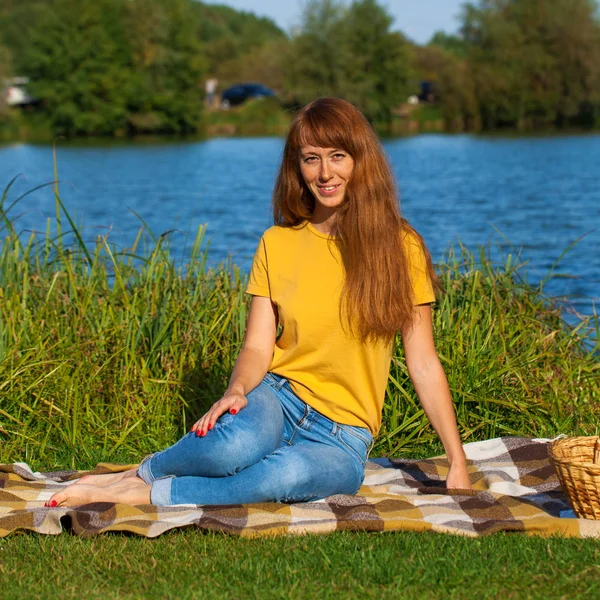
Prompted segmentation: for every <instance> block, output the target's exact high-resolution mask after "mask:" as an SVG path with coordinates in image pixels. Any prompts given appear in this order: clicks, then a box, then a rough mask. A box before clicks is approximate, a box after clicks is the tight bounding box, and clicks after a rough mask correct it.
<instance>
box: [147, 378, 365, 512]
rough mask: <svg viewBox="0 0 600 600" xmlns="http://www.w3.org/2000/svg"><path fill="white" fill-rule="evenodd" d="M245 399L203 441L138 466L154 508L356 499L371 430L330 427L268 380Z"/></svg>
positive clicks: (285, 387) (185, 442)
mask: <svg viewBox="0 0 600 600" xmlns="http://www.w3.org/2000/svg"><path fill="white" fill-rule="evenodd" d="M247 398H248V405H247V406H246V408H244V409H242V410H241V411H240V412H239V414H237V415H235V416H234V415H231V414H230V413H225V414H224V415H222V416H221V417H220V418H219V420H218V421H217V422H216V424H215V426H214V427H213V429H212V430H211V431H209V432H208V433H207V434H206V436H204V437H197V436H196V434H195V433H188V434H187V435H185V436H184V437H183V438H181V440H179V441H178V442H177V443H176V444H174V445H173V446H171V447H170V448H167V449H166V450H164V451H162V452H158V453H156V454H153V455H151V456H149V457H148V458H146V459H145V460H144V461H143V462H142V464H141V465H140V468H139V470H138V475H139V476H140V477H141V478H142V479H143V480H144V481H145V482H146V483H150V484H152V490H151V493H150V497H151V501H152V504H157V505H167V504H245V503H252V502H269V501H274V502H308V501H311V500H318V499H320V498H325V497H326V496H331V495H332V494H354V493H356V492H357V491H358V489H359V487H360V485H361V484H362V481H363V479H364V468H365V463H366V461H367V456H368V453H369V450H370V449H371V446H372V442H373V438H372V436H371V434H370V432H369V430H368V429H365V428H363V427H353V426H350V425H342V424H340V423H336V422H335V421H332V420H331V419H328V418H327V417H325V416H324V415H322V414H321V413H319V412H317V411H316V410H314V409H313V408H311V407H310V406H308V405H307V404H306V403H304V402H303V401H302V400H300V398H298V397H297V396H296V395H295V394H294V392H292V390H291V388H290V384H289V383H288V381H287V380H286V379H284V378H283V377H280V376H278V375H275V374H273V373H267V375H266V376H265V378H264V379H263V381H262V382H261V383H260V385H259V386H258V387H257V388H256V389H254V390H253V391H252V392H250V393H249V394H248V396H247Z"/></svg>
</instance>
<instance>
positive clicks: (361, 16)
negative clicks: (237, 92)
mask: <svg viewBox="0 0 600 600" xmlns="http://www.w3.org/2000/svg"><path fill="white" fill-rule="evenodd" d="M459 22H460V28H459V31H458V33H457V34H456V35H447V34H444V33H438V34H436V35H434V36H433V38H432V39H431V41H430V42H429V43H428V44H426V45H418V44H415V43H413V42H412V41H411V40H409V39H408V38H407V37H406V36H405V35H404V34H402V33H401V32H400V31H398V30H397V28H398V27H399V28H401V27H402V24H401V23H399V24H394V21H393V18H392V17H391V15H390V14H389V13H388V11H387V10H386V8H385V7H384V6H383V5H382V4H380V3H379V2H377V0H348V1H343V0H309V1H308V2H306V3H305V6H304V10H303V12H302V15H301V17H300V20H299V22H298V23H297V24H295V25H294V26H293V27H292V29H291V33H289V34H286V33H284V32H283V31H281V30H280V29H279V28H278V27H277V26H276V25H275V24H274V23H273V22H272V21H271V20H269V19H266V18H259V17H256V16H255V15H253V14H251V13H245V12H239V11H236V10H234V9H231V8H228V7H225V6H213V5H206V4H203V3H202V2H198V1H195V0H0V81H2V80H4V79H6V78H8V77H9V76H10V75H11V74H15V75H24V76H27V77H29V78H30V80H31V84H30V89H29V91H30V93H31V94H32V95H33V96H35V97H36V98H38V99H39V100H40V103H39V105H38V107H37V108H36V111H35V113H36V117H37V118H40V119H43V121H44V123H45V124H47V126H48V127H49V129H50V130H51V131H52V133H53V134H60V135H65V136H71V137H72V136H78V135H135V134H140V133H176V134H191V133H197V132H202V131H203V128H204V124H205V116H206V115H205V112H204V103H203V95H204V82H205V80H206V79H207V78H209V77H214V78H217V79H218V80H219V85H220V88H221V89H223V88H224V87H226V86H227V85H229V84H233V83H237V82H240V81H259V82H261V83H264V84H266V85H268V86H270V87H272V88H273V89H274V90H275V91H276V92H277V94H278V98H279V100H280V102H281V103H282V105H283V106H284V107H285V108H292V107H295V106H298V105H301V104H304V103H305V102H307V101H310V100H311V99H313V98H315V97H318V96H323V95H334V96H340V97H343V98H346V99H348V100H350V101H351V102H353V103H355V104H356V105H357V106H358V107H359V108H361V110H363V111H364V112H365V113H366V114H367V116H368V117H369V118H370V119H371V120H372V121H373V122H375V123H376V124H378V125H379V126H381V127H389V126H391V124H392V123H393V122H394V120H395V119H397V118H398V114H404V115H406V112H404V113H403V112H402V107H403V106H404V107H406V106H408V105H406V101H407V98H408V97H409V96H412V95H414V94H418V93H419V90H420V83H421V82H422V81H428V82H431V85H432V88H431V90H432V94H433V95H432V97H431V99H432V100H433V102H434V106H435V107H436V109H437V110H438V111H439V115H440V117H441V119H443V121H444V123H445V128H446V129H449V130H479V129H484V130H492V129H497V128H504V127H505V128H515V129H537V128H548V127H571V126H584V127H594V126H597V125H600V20H599V17H598V3H597V2H596V1H594V0H553V2H548V1H547V0H477V1H471V2H465V4H464V5H463V8H462V12H461V14H460V21H459ZM14 116H15V113H14V111H10V110H9V108H8V107H7V106H6V103H5V102H4V98H2V99H0V123H1V122H3V121H4V122H6V121H7V120H10V119H11V118H14Z"/></svg>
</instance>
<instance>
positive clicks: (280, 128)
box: [0, 98, 600, 144]
mask: <svg viewBox="0 0 600 600" xmlns="http://www.w3.org/2000/svg"><path fill="white" fill-rule="evenodd" d="M294 114H295V111H294V109H292V108H287V107H284V106H282V105H281V104H280V103H279V102H278V101H277V100H275V99H271V98H266V99H258V100H251V101H248V102H246V103H244V104H242V105H241V106H238V107H234V108H231V109H228V110H206V111H205V112H204V117H203V120H202V125H201V128H200V129H199V130H198V132H197V133H196V134H195V135H187V136H183V137H182V136H173V135H172V134H169V135H161V134H159V133H155V134H145V135H136V136H135V137H128V136H126V135H125V133H124V132H123V131H119V132H116V133H115V135H114V136H112V137H109V138H106V137H104V138H98V137H94V136H88V137H80V138H74V139H73V141H75V140H78V141H85V140H88V141H90V142H93V141H94V140H96V141H98V142H100V141H103V140H113V141H116V140H120V139H122V140H139V141H151V140H169V139H179V140H181V139H206V138H214V137H234V136H244V137H266V136H279V137H283V136H285V135H286V133H287V130H288V128H289V125H290V123H291V121H292V119H293V117H294ZM374 127H375V129H376V130H377V132H378V133H379V134H380V135H381V136H383V137H387V136H406V135H418V134H420V133H447V134H455V133H476V134H503V135H524V134H540V135H544V134H561V133H563V134H564V133H586V132H598V131H600V129H599V128H596V129H590V128H580V129H573V128H571V129H547V128H546V129H539V128H535V127H534V126H533V125H532V124H529V125H528V124H526V123H524V124H522V126H521V127H520V128H499V129H495V130H483V129H482V127H481V123H479V122H477V121H474V120H463V119H453V120H447V119H445V118H444V115H443V112H442V109H441V107H440V106H438V105H435V104H422V105H419V106H409V105H403V106H401V107H399V108H398V109H397V110H396V111H395V112H394V116H393V119H392V121H391V122H390V123H374ZM63 139H64V138H60V137H59V138H57V137H56V136H55V135H54V134H53V132H52V130H51V129H50V127H49V125H48V123H47V122H45V121H44V120H43V119H42V118H41V117H40V115H38V114H36V113H35V112H33V111H31V112H25V113H18V112H14V113H13V118H12V119H11V120H9V121H5V122H4V123H0V143H14V142H31V143H46V144H49V143H53V142H59V143H60V142H61V140H63Z"/></svg>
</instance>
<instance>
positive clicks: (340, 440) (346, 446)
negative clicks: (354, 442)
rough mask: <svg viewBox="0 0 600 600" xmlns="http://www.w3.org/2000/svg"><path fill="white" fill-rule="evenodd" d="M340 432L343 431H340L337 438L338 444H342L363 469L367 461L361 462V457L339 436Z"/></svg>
mask: <svg viewBox="0 0 600 600" xmlns="http://www.w3.org/2000/svg"><path fill="white" fill-rule="evenodd" d="M342 431H344V430H343V429H340V432H339V435H338V437H337V439H338V441H339V442H340V444H342V445H343V446H344V448H346V449H347V450H348V451H349V452H350V453H351V454H352V455H353V456H355V457H356V458H357V459H358V460H359V461H360V463H361V465H362V466H363V469H364V467H365V465H366V464H367V460H366V458H365V459H364V460H363V458H362V456H361V455H360V454H359V453H358V452H357V451H356V450H355V449H354V448H353V447H352V446H350V445H349V444H347V443H346V442H345V441H344V440H343V439H342V436H341V433H342Z"/></svg>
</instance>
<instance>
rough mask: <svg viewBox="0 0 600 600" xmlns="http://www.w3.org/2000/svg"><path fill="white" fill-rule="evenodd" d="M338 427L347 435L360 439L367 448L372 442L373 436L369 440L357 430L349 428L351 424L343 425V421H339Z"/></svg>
mask: <svg viewBox="0 0 600 600" xmlns="http://www.w3.org/2000/svg"><path fill="white" fill-rule="evenodd" d="M339 427H340V429H341V430H342V431H345V432H346V433H347V434H348V435H353V436H354V437H355V438H357V439H359V440H361V441H362V442H364V443H365V444H366V445H367V448H368V447H369V446H370V445H371V444H372V443H373V438H371V439H370V440H369V439H368V438H366V437H363V436H362V435H361V434H360V433H358V431H355V430H354V429H351V427H352V425H344V424H343V423H339Z"/></svg>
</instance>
